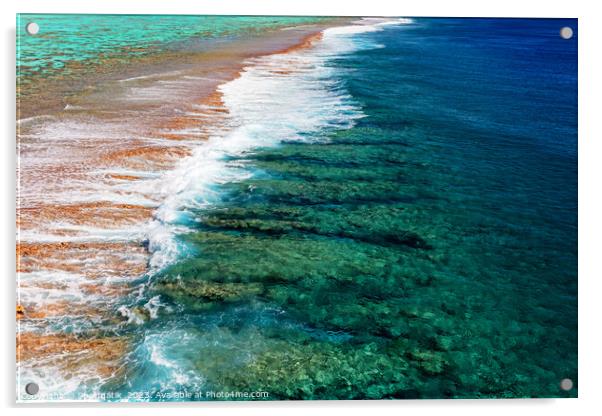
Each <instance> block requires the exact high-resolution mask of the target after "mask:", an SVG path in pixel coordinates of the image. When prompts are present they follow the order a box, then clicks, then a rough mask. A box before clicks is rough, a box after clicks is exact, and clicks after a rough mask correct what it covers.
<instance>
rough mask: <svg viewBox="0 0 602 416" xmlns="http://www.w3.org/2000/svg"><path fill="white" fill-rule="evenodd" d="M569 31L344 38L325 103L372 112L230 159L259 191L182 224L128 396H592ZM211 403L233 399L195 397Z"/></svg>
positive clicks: (154, 285) (412, 32) (488, 22)
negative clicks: (582, 344)
mask: <svg viewBox="0 0 602 416" xmlns="http://www.w3.org/2000/svg"><path fill="white" fill-rule="evenodd" d="M564 25H570V26H572V27H573V28H574V30H575V31H576V29H577V28H576V21H574V20H564V21H560V20H511V19H417V20H415V21H414V22H413V23H412V24H409V25H391V26H385V27H383V28H381V30H376V31H365V32H361V33H357V34H355V35H346V36H344V37H342V38H341V39H343V40H341V42H343V41H345V42H352V43H354V44H356V46H357V48H356V49H352V52H348V53H342V54H341V55H340V56H335V57H334V58H333V57H331V58H330V59H329V60H328V61H327V62H326V63H325V64H324V65H325V66H324V67H323V68H322V70H323V71H326V72H325V73H326V74H327V75H325V76H324V79H328V80H331V81H333V82H331V83H326V84H325V85H326V86H325V88H326V89H327V90H328V89H330V91H331V92H338V93H341V94H344V97H345V98H344V99H343V104H344V103H347V106H345V105H343V104H341V108H342V109H341V111H340V112H339V113H338V115H339V116H341V115H342V116H344V115H345V114H349V117H352V116H353V114H355V113H354V111H357V110H358V109H361V113H362V114H363V116H364V117H362V118H358V119H355V121H354V124H353V127H351V128H348V127H344V126H342V125H339V126H338V127H337V124H336V122H335V121H332V122H331V123H330V124H328V123H327V126H328V128H325V129H318V130H316V129H307V130H306V131H301V132H300V133H299V134H300V136H296V137H292V136H291V137H287V136H283V137H280V139H279V140H278V141H277V144H276V145H272V146H269V147H261V146H260V147H257V148H255V149H253V150H250V151H246V152H243V153H238V154H229V155H225V156H224V163H226V165H232V166H237V169H241V168H240V166H243V168H242V171H243V172H247V173H248V174H249V175H250V176H247V177H246V179H241V180H237V181H233V182H232V181H230V182H226V183H224V184H221V185H215V186H213V187H212V188H211V190H212V192H217V193H218V194H219V195H221V198H220V200H219V202H217V203H214V204H212V205H210V206H209V207H207V208H204V209H201V210H198V209H197V210H190V209H188V210H184V211H183V212H182V216H181V218H180V222H181V223H182V224H186V225H187V226H189V227H194V229H195V231H194V232H192V233H189V234H186V235H182V236H180V237H179V238H178V239H179V241H180V243H181V244H182V247H186V253H185V254H183V258H182V259H181V260H179V261H177V262H176V263H175V264H173V265H172V266H170V267H168V268H166V269H165V270H163V271H162V272H161V273H160V274H159V275H156V276H153V278H152V279H151V281H150V287H149V289H148V291H147V292H146V298H145V299H144V300H143V301H140V303H139V304H140V305H143V303H144V302H147V301H148V299H150V298H154V299H155V300H157V299H161V302H165V303H164V308H163V309H162V310H163V311H164V312H162V313H160V314H159V316H158V318H157V319H151V320H150V321H148V322H147V323H145V324H144V325H143V327H142V328H137V329H136V331H139V332H138V334H139V335H138V336H139V337H140V338H139V340H140V344H139V345H140V346H139V347H138V348H137V349H136V350H135V351H134V352H133V353H132V357H131V358H132V360H131V362H132V368H131V374H130V378H129V380H128V383H127V385H126V387H124V386H123V385H122V386H121V387H120V388H125V389H126V390H128V391H137V390H144V391H151V392H152V391H163V392H165V391H178V390H182V389H185V390H186V389H190V390H194V389H201V390H204V391H217V392H233V391H234V392H237V391H238V392H240V391H265V392H268V393H269V399H380V398H479V397H575V396H576V394H577V388H576V387H575V388H573V389H572V390H571V391H569V392H565V391H563V390H561V389H560V387H559V382H560V380H561V379H563V378H571V379H572V380H573V381H574V382H575V384H576V385H577V193H576V192H577V163H576V162H577V147H576V146H577V144H576V143H577V142H576V140H577V124H576V116H577V114H576V82H577V80H576V74H577V72H576V68H577V67H576V64H577V62H576V59H577V58H576V57H577V55H576V40H575V39H573V40H571V41H565V40H562V39H561V38H560V37H559V36H558V31H559V28H560V27H561V26H564ZM341 44H342V43H341ZM324 79H322V80H324ZM299 82H301V81H299ZM313 82H314V84H312V85H314V86H315V85H318V84H317V82H318V81H317V80H314V81H313ZM266 88H267V84H266ZM315 88H317V87H314V88H310V90H315ZM296 93H297V92H296V91H294V90H291V91H289V94H290V95H291V96H294V95H295V94H296ZM241 94H242V95H240V97H241V98H240V100H241V101H242V100H243V99H244V97H246V95H244V94H243V93H242V90H241ZM286 102H287V101H286V100H284V99H283V103H286ZM339 104H340V103H339ZM351 104H352V105H351ZM337 105H338V104H337ZM348 105H351V107H349V106H348ZM335 107H336V106H335ZM352 108H355V110H352ZM287 109H288V108H287V107H286V104H283V105H282V107H281V111H283V112H284V111H286V110H287ZM249 111H251V110H249ZM304 111H306V110H304ZM306 114H309V113H308V112H307V111H306ZM308 118H309V119H310V120H312V118H311V117H308ZM286 120H288V119H286V118H285V121H284V122H283V123H285V122H286ZM278 126H280V125H278ZM255 127H256V126H255ZM257 137H263V136H261V135H259V136H257ZM300 138H301V139H300ZM214 202H215V201H214ZM157 296H158V297H157ZM169 311H171V312H169ZM134 363H135V364H134ZM175 368H177V369H178V371H177V372H176V373H174V369H175ZM174 374H176V375H177V377H175V376H174ZM178 379H179V380H180V381H178ZM110 387H111V388H115V385H111V386H110ZM214 398H228V397H207V396H205V397H204V398H201V399H214ZM230 398H231V397H230ZM147 399H148V398H147ZM150 399H151V400H163V399H162V398H161V397H157V396H151V397H150Z"/></svg>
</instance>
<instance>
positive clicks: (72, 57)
mask: <svg viewBox="0 0 602 416" xmlns="http://www.w3.org/2000/svg"><path fill="white" fill-rule="evenodd" d="M320 20H323V19H320V18H315V17H313V18H312V17H269V16H268V17H262V16H174V15H69V14H62V15H53V14H19V15H17V30H18V32H19V37H18V39H19V46H18V51H17V67H18V69H20V71H21V74H22V76H25V77H31V76H39V75H42V74H44V73H47V72H49V71H52V70H56V69H60V68H62V67H64V66H65V64H66V63H68V62H73V61H95V60H98V59H100V58H108V57H123V58H124V59H125V58H128V59H129V58H132V57H134V56H136V55H142V54H148V53H153V52H161V51H163V50H166V49H174V48H177V46H176V43H177V42H183V41H187V40H190V39H194V40H195V41H197V42H202V41H204V40H217V39H219V40H223V39H226V38H236V37H239V36H245V35H246V36H248V35H251V34H254V33H261V31H264V30H266V29H277V28H282V27H287V26H292V25H302V24H307V23H315V22H317V21H320ZM29 22H35V23H37V24H38V25H39V27H40V32H39V33H38V34H37V35H35V36H29V35H28V34H27V32H26V30H25V27H26V25H27V23H29Z"/></svg>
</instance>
